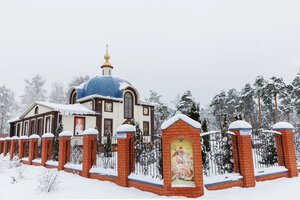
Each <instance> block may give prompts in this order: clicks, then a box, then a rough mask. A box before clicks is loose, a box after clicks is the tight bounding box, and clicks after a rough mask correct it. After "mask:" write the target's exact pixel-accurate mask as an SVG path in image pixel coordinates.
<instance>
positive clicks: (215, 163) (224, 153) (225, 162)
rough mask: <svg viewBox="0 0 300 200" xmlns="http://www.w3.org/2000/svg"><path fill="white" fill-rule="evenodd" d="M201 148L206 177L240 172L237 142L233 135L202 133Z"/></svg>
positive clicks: (214, 132) (216, 132)
mask: <svg viewBox="0 0 300 200" xmlns="http://www.w3.org/2000/svg"><path fill="white" fill-rule="evenodd" d="M201 146H202V164H203V172H204V174H205V175H206V176H218V175H223V174H230V173H238V172H239V161H238V160H239V156H238V151H237V149H236V148H237V141H236V138H235V135H233V133H231V132H227V133H222V132H221V131H212V132H207V133H202V134H201ZM234 148H235V151H234ZM234 152H235V154H234ZM234 156H235V157H234Z"/></svg>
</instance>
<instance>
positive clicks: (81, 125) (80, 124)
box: [74, 117, 85, 135]
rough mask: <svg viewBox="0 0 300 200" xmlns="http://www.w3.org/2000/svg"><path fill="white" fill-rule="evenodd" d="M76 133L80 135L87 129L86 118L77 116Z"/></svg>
mask: <svg viewBox="0 0 300 200" xmlns="http://www.w3.org/2000/svg"><path fill="white" fill-rule="evenodd" d="M74 128H75V131H74V132H75V135H80V134H81V133H82V132H83V131H84V130H85V118H84V117H75V127H74Z"/></svg>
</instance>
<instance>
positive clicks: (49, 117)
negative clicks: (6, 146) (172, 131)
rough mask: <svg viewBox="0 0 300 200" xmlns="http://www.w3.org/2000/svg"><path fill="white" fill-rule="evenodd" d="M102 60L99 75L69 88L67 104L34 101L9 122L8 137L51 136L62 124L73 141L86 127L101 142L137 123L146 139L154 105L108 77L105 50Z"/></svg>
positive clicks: (123, 82)
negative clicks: (96, 135) (100, 73)
mask: <svg viewBox="0 0 300 200" xmlns="http://www.w3.org/2000/svg"><path fill="white" fill-rule="evenodd" d="M104 59H105V62H104V64H103V65H102V66H101V68H102V75H101V76H95V77H94V78H92V79H90V80H88V81H86V82H85V83H83V84H81V85H80V86H77V87H72V88H70V90H69V92H68V95H67V104H56V103H50V102H40V101H36V102H33V103H32V105H31V106H30V107H29V108H27V110H26V111H25V112H24V113H23V114H22V115H21V116H19V117H17V118H16V119H13V120H10V121H9V124H10V136H11V137H12V136H23V135H26V136H30V135H32V134H38V135H40V136H41V135H43V134H44V133H55V132H56V129H57V127H58V125H59V123H62V124H63V128H64V130H68V131H71V132H73V136H74V137H73V138H80V137H79V135H80V134H81V133H82V132H83V131H84V130H85V129H87V128H96V129H98V131H99V137H100V138H99V139H100V141H102V143H103V142H104V141H105V140H106V137H107V136H109V135H110V136H111V135H115V134H116V129H117V128H118V127H119V126H121V125H122V124H128V123H139V126H140V128H141V130H142V132H143V134H144V135H145V136H149V139H150V137H151V135H153V131H154V105H153V104H151V103H148V102H145V101H142V100H141V99H140V95H139V92H138V90H137V89H136V88H135V87H134V86H133V85H131V84H130V83H129V82H128V81H126V80H123V79H120V78H116V77H113V76H112V71H113V66H112V65H111V64H110V62H109V60H110V55H109V54H108V50H106V54H105V56H104Z"/></svg>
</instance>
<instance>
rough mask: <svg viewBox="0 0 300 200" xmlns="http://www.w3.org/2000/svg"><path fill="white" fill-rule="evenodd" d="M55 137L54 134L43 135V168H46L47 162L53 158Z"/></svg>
mask: <svg viewBox="0 0 300 200" xmlns="http://www.w3.org/2000/svg"><path fill="white" fill-rule="evenodd" d="M53 137H54V135H53V134H52V133H45V134H44V135H42V161H41V164H42V166H45V164H46V162H47V160H49V159H50V158H51V157H52V141H53Z"/></svg>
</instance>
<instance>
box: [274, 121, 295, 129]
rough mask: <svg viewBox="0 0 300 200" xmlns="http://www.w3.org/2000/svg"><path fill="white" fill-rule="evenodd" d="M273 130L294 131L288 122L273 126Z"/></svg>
mask: <svg viewBox="0 0 300 200" xmlns="http://www.w3.org/2000/svg"><path fill="white" fill-rule="evenodd" d="M273 129H274V130H278V129H294V126H293V125H292V124H290V123H288V122H278V123H276V124H274V126H273Z"/></svg>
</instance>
